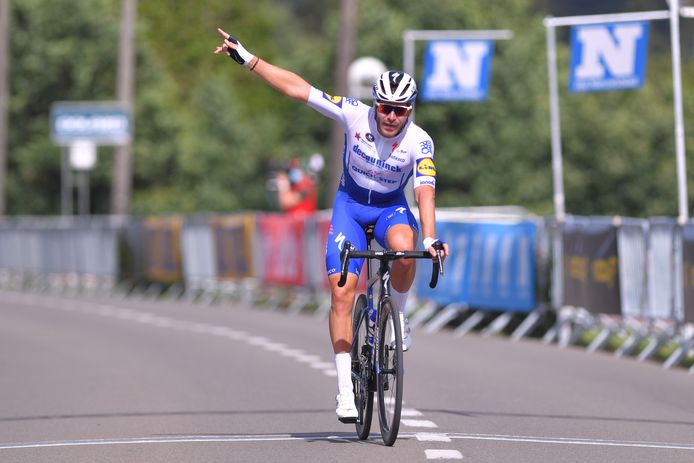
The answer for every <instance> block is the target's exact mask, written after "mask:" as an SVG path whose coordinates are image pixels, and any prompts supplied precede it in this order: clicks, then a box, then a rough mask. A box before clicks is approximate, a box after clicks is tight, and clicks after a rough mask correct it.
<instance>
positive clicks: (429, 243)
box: [423, 238, 448, 262]
mask: <svg viewBox="0 0 694 463" xmlns="http://www.w3.org/2000/svg"><path fill="white" fill-rule="evenodd" d="M423 244H424V248H425V249H426V250H427V251H429V254H431V257H433V258H434V259H436V258H438V256H441V261H442V262H443V261H444V260H446V257H448V243H446V242H445V241H441V240H439V239H436V238H424V241H423ZM437 251H438V252H437Z"/></svg>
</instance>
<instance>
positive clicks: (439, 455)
mask: <svg viewBox="0 0 694 463" xmlns="http://www.w3.org/2000/svg"><path fill="white" fill-rule="evenodd" d="M424 454H425V455H426V457H427V460H462V459H463V454H462V453H460V452H458V451H457V450H440V449H426V450H425V451H424Z"/></svg>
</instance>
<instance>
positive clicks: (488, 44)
mask: <svg viewBox="0 0 694 463" xmlns="http://www.w3.org/2000/svg"><path fill="white" fill-rule="evenodd" d="M493 55H494V42H493V41H492V40H432V41H430V42H429V43H428V44H427V48H426V51H425V54H424V74H423V76H422V96H421V98H422V101H480V100H484V99H486V98H487V93H488V90H489V76H490V74H491V68H492V57H493Z"/></svg>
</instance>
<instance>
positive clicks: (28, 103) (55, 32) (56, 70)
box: [7, 0, 694, 216]
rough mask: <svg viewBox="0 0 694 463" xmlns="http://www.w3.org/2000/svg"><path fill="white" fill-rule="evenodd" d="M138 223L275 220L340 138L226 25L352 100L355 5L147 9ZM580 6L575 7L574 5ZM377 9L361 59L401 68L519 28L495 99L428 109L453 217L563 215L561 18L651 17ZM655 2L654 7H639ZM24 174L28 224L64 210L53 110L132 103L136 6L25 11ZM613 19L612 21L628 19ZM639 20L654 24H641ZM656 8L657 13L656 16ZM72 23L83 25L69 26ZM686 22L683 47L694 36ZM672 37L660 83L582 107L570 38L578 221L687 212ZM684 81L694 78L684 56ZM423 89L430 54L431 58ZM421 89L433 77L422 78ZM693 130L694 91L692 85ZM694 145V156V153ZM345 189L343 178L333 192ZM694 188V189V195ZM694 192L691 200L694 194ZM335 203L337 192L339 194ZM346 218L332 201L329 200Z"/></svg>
mask: <svg viewBox="0 0 694 463" xmlns="http://www.w3.org/2000/svg"><path fill="white" fill-rule="evenodd" d="M138 3H139V5H138V25H137V39H138V40H137V79H136V107H135V125H136V129H135V142H134V169H133V171H134V180H133V187H134V191H133V203H132V212H133V213H136V214H148V213H163V212H181V213H196V212H203V211H219V212H230V211H238V210H243V209H266V208H268V207H269V204H270V203H269V202H268V201H267V192H266V188H265V181H266V177H267V170H268V166H269V165H270V164H271V163H272V162H274V161H276V160H278V159H280V160H281V159H284V160H287V159H290V158H293V157H307V156H308V155H309V154H310V153H314V152H321V153H323V155H324V156H325V157H326V159H330V158H331V157H332V155H331V153H330V152H329V150H330V131H331V127H332V125H331V124H332V122H331V121H329V120H327V119H325V118H324V117H322V116H320V115H319V114H317V113H316V112H314V111H312V110H311V109H309V108H307V107H305V106H303V105H301V104H299V103H297V102H295V101H290V100H288V99H286V98H284V97H282V96H281V95H279V94H278V93H277V92H276V91H274V90H273V89H271V88H269V87H267V86H266V85H264V84H263V83H262V82H261V81H260V80H259V79H258V78H257V77H255V76H254V75H253V74H252V73H250V72H248V71H247V70H246V69H244V68H242V67H240V66H238V65H236V64H235V63H233V62H232V61H231V60H229V59H226V58H225V57H222V56H215V55H213V54H212V50H213V49H214V47H215V46H216V45H217V44H218V43H219V39H218V36H217V34H216V27H217V26H221V27H223V28H225V29H226V30H228V31H229V32H231V33H233V34H234V35H236V36H237V37H238V38H239V39H240V40H242V41H243V43H244V44H245V45H246V46H247V48H248V49H249V50H250V51H251V52H253V53H255V54H257V55H259V56H261V57H263V59H266V60H268V61H270V62H272V63H274V64H277V65H279V66H282V67H285V68H288V69H290V70H292V71H294V72H297V73H298V74H300V75H302V76H303V77H304V78H306V80H308V81H309V82H311V83H312V84H314V85H315V86H317V87H319V88H322V89H325V90H326V91H328V92H331V91H334V87H335V85H334V82H333V78H334V71H333V68H334V66H335V62H336V49H337V40H338V32H339V28H340V27H341V21H340V18H339V6H338V3H339V2H324V1H320V0H289V1H280V0H256V1H254V2H245V1H240V0H224V1H222V0H200V1H198V2H188V1H183V0H167V1H164V0H157V1H155V0H150V1H140V2H138ZM568 3H572V5H573V6H572V7H569V6H567V5H568ZM574 3H576V2H560V1H558V0H505V1H497V0H494V1H482V0H469V1H466V2H460V1H456V0H438V1H436V2H432V1H421V2H411V1H404V0H370V1H369V2H363V1H362V2H360V4H359V9H358V22H357V38H358V41H357V43H356V44H355V45H356V55H357V56H367V55H370V56H375V57H378V58H379V59H381V60H382V61H384V63H385V64H386V65H387V66H388V67H392V68H401V67H402V62H403V39H402V33H403V31H404V30H406V29H418V30H425V29H470V30H474V29H511V30H512V31H513V32H514V38H513V40H510V41H500V42H497V43H496V45H495V56H494V62H493V69H492V79H491V88H490V94H489V98H488V99H487V100H486V101H484V102H480V103H457V104H447V105H444V104H434V103H420V104H418V106H417V111H416V121H417V123H418V124H419V125H421V126H422V127H423V128H424V129H426V130H427V131H428V132H429V133H430V134H431V135H432V137H433V139H434V141H435V144H436V161H437V167H438V172H439V179H438V184H437V204H438V205H440V206H477V205H504V204H517V205H521V206H525V207H527V208H529V209H531V210H532V211H534V212H536V213H538V214H551V213H552V211H553V203H552V194H553V187H552V171H551V148H550V131H549V108H548V96H547V93H548V92H547V63H546V54H545V30H544V27H543V25H542V19H543V17H544V16H545V15H546V14H547V13H548V12H552V13H554V14H557V15H561V14H581V13H590V12H591V11H587V8H589V7H591V8H595V9H599V10H600V11H597V10H596V11H592V12H596V13H597V12H600V13H602V12H608V11H620V10H619V9H617V10H615V9H614V8H617V7H618V8H631V9H632V10H633V9H634V8H636V7H637V6H643V7H644V9H646V3H648V2H645V1H639V2H625V1H622V0H619V1H618V0H612V1H609V2H608V1H603V2H585V4H583V6H582V8H583V10H581V9H580V8H581V7H578V6H576V5H574ZM636 3H638V5H636ZM11 4H12V10H11V14H12V16H11V57H10V69H11V83H10V92H11V101H10V131H9V134H10V137H9V162H8V204H7V210H8V213H10V214H20V213H22V214H28V213H31V214H56V213H59V211H60V203H59V198H60V156H59V155H60V149H59V148H58V147H57V146H55V145H54V144H53V143H52V141H51V140H50V133H49V113H50V107H51V104H52V103H53V102H54V101H61V100H112V99H114V98H115V88H116V82H115V76H116V65H117V64H116V63H117V46H118V26H119V22H120V1H119V0H90V1H89V2H83V3H82V4H81V7H80V8H75V7H74V2H72V1H70V0H53V1H51V2H45V1H40V0H22V1H21V2H19V1H13V2H11ZM611 7H612V9H610V8H611ZM637 9H638V8H637ZM650 9H653V8H652V7H651V8H650ZM65 11H69V12H70V14H65V13H64V12H65ZM690 29H691V28H689V26H686V25H684V24H683V36H685V34H689V33H690ZM668 34H669V30H668V28H667V27H665V26H664V25H658V26H657V27H654V29H653V31H652V36H653V37H652V41H651V47H650V48H651V49H650V52H651V53H650V56H649V62H648V76H647V84H646V85H645V86H644V87H643V88H642V89H639V90H635V91H628V92H614V93H599V94H580V95H572V94H568V93H567V92H566V90H565V89H566V71H565V70H566V69H567V68H568V59H569V58H568V53H569V51H568V44H567V43H566V41H565V38H566V36H565V35H561V34H560V42H559V44H558V45H559V74H560V76H561V79H562V80H563V81H562V82H560V89H561V115H562V142H563V152H564V182H565V191H566V199H567V211H568V212H570V213H575V214H620V215H632V216H649V215H675V214H676V212H677V191H676V188H675V185H676V181H675V179H676V166H675V156H674V152H675V145H674V127H673V110H672V77H671V67H670V66H671V64H670V58H669V46H668V43H669V42H668ZM683 50H684V53H683V55H684V56H683V58H684V60H683V66H684V67H683V71H682V75H683V76H687V75H691V74H692V72H693V71H694V68H693V66H694V63H692V58H691V57H690V56H687V54H686V52H687V50H688V47H687V46H684V47H683ZM416 53H417V59H416V62H417V63H418V64H417V67H418V69H417V73H419V72H421V64H419V63H421V62H422V60H421V58H422V54H423V44H421V43H418V44H417V47H416ZM415 77H417V76H415ZM683 83H684V85H685V88H684V97H685V104H684V108H685V120H691V119H692V117H694V114H693V111H694V101H693V100H694V81H692V80H691V79H684V80H683ZM693 137H694V134H691V131H689V133H687V146H689V147H691V146H693V145H692V144H693V143H694V139H693ZM111 153H112V149H110V148H106V147H102V148H100V149H99V162H98V164H97V167H96V169H95V170H94V171H93V172H92V173H91V185H92V203H93V205H92V212H94V213H108V211H109V204H110V201H109V196H110V191H111V184H110V182H111V170H112V160H111ZM323 182H324V185H323V190H324V191H327V188H326V186H327V185H328V182H327V179H325V178H324V179H323ZM693 188H694V185H693V184H692V182H689V191H690V192H692V190H693ZM692 194H694V192H692V193H690V196H692ZM326 196H327V194H326ZM322 205H323V206H324V207H329V206H330V198H325V199H324V200H323V204H322Z"/></svg>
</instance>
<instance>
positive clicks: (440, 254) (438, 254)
mask: <svg viewBox="0 0 694 463" xmlns="http://www.w3.org/2000/svg"><path fill="white" fill-rule="evenodd" d="M442 255H443V251H442V250H439V249H437V250H436V259H437V260H438V261H439V275H443V259H442V258H441V256H442Z"/></svg>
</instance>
